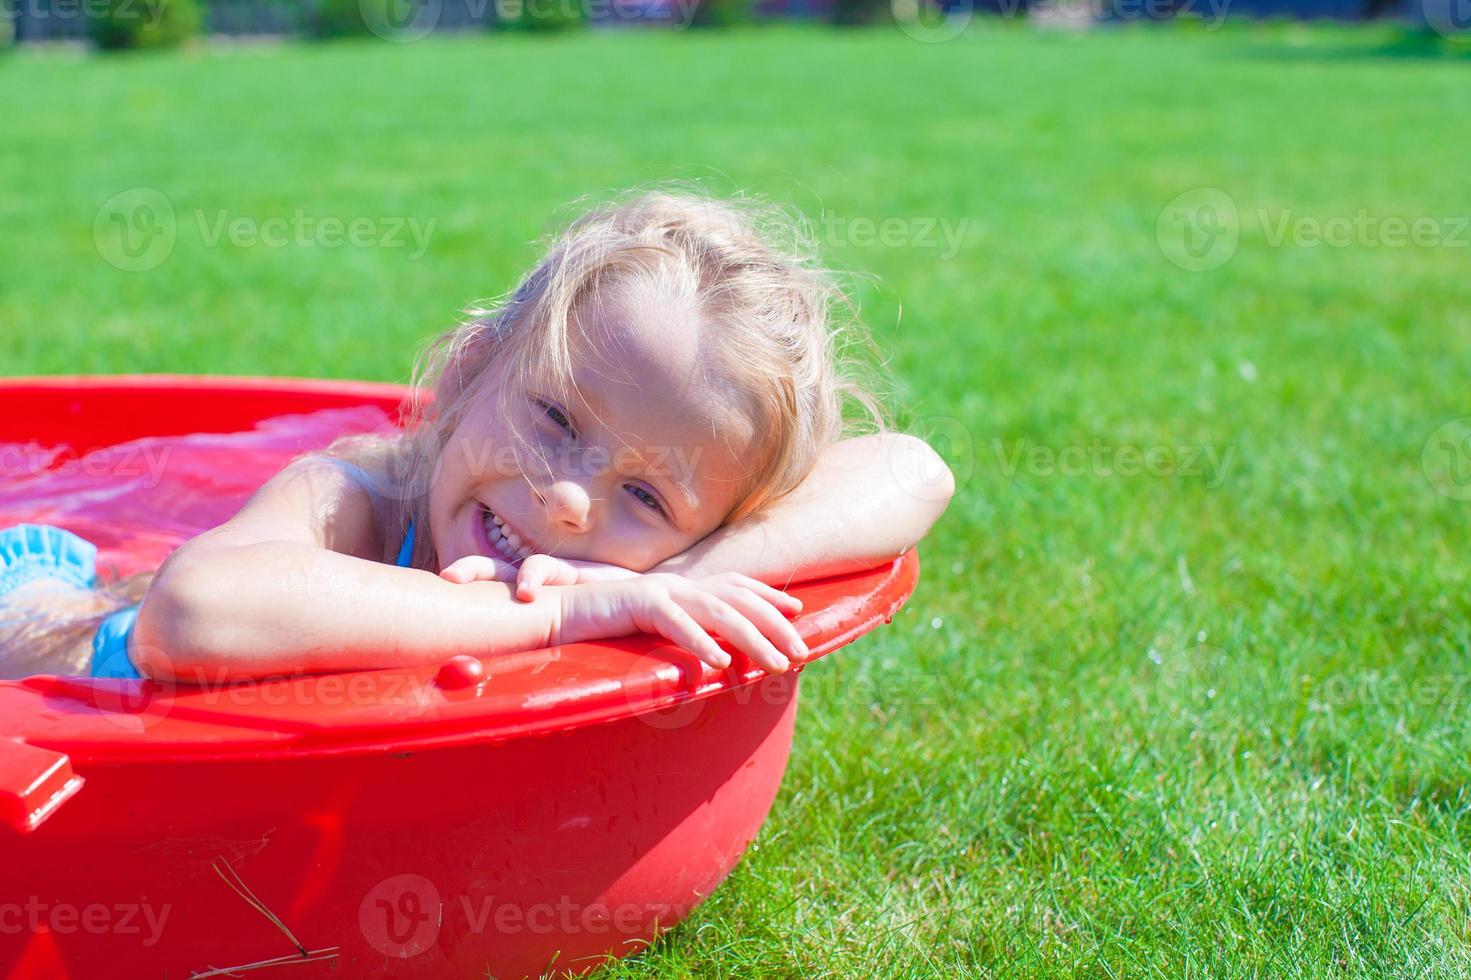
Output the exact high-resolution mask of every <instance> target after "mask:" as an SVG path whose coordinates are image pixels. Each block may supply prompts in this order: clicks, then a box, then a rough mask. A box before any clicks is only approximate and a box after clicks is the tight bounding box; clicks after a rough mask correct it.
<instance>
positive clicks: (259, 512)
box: [129, 459, 806, 683]
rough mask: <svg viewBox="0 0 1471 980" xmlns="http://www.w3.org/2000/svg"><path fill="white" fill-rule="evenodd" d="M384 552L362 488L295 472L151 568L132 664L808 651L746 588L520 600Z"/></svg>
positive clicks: (285, 670) (183, 676)
mask: <svg viewBox="0 0 1471 980" xmlns="http://www.w3.org/2000/svg"><path fill="white" fill-rule="evenodd" d="M387 544H388V543H387V542H385V540H384V536H383V533H382V531H381V529H380V526H379V522H378V519H377V517H376V516H375V512H374V502H373V499H372V497H371V495H370V494H369V493H368V491H367V490H366V489H364V488H363V487H362V486H361V485H360V484H359V483H357V481H355V480H353V479H352V478H351V477H349V476H347V474H346V473H345V472H344V471H343V470H342V469H341V468H340V467H338V466H337V465H335V464H333V463H330V462H327V461H324V460H321V459H307V460H304V461H301V462H299V463H296V464H293V465H292V466H290V467H288V468H287V469H286V470H285V471H283V472H282V473H281V474H279V475H278V476H276V477H275V478H274V479H272V480H271V481H270V482H269V483H267V484H266V485H265V487H263V488H262V489H261V490H260V491H259V492H258V493H257V494H256V495H255V496H254V497H253V498H251V500H250V502H249V503H247V504H246V505H245V507H244V508H242V510H241V511H240V513H239V514H237V515H236V516H235V517H234V518H232V519H231V520H230V521H229V522H228V523H227V524H224V525H222V526H221V527H219V528H216V529H215V530H213V531H209V532H207V533H205V534H202V535H200V536H199V537H197V538H195V539H193V540H191V541H189V542H188V543H186V544H185V545H183V546H182V547H181V548H180V549H179V550H178V551H176V552H175V553H174V554H173V555H172V556H171V557H170V558H169V560H168V561H167V562H165V563H164V565H163V567H161V568H160V569H159V571H158V574H157V575H156V576H155V577H154V579H153V581H152V583H151V584H150V585H149V589H148V593H147V595H146V596H145V597H144V600H143V605H142V607H141V608H140V609H139V612H138V619H137V622H136V624H135V625H134V628H133V636H132V640H131V642H130V645H129V655H130V657H131V658H132V660H133V663H134V666H136V667H137V668H138V670H139V671H140V672H141V673H143V674H145V675H148V676H151V677H155V678H160V679H176V680H181V681H186V682H194V683H203V682H207V681H211V680H220V679H223V678H226V677H232V676H250V677H260V676H265V675H272V674H294V673H298V672H318V671H327V670H347V669H357V670H361V669H370V668H374V667H399V666H413V665H416V664H424V663H435V662H438V661H439V660H442V659H443V658H445V657H447V656H451V655H454V654H458V653H473V654H479V655H482V656H486V655H493V654H496V653H503V652H511V651H519V650H534V649H538V648H541V647H546V646H551V645H554V644H557V643H575V642H578V641H581V640H587V639H595V638H601V637H611V636H624V635H627V634H629V633H637V632H654V633H658V634H660V635H662V636H664V637H665V638H667V639H669V640H672V641H673V642H675V643H677V644H679V645H680V646H682V647H684V648H685V649H686V650H688V651H690V652H692V653H694V654H695V655H696V656H698V657H700V658H701V659H702V660H705V662H707V663H709V664H711V665H712V666H714V667H717V668H723V667H725V666H727V665H728V664H729V662H730V658H729V656H728V655H727V654H725V653H724V651H722V650H721V649H720V648H719V647H718V646H716V644H715V643H714V641H713V640H712V639H711V637H710V633H720V634H721V635H723V636H724V637H725V638H726V639H727V640H728V641H730V642H731V644H732V645H733V646H735V647H736V648H737V649H738V650H740V651H741V652H743V653H745V654H746V655H747V656H749V657H750V658H751V659H752V661H753V662H755V663H757V664H759V665H761V666H762V667H764V668H766V669H767V670H773V671H781V670H785V669H786V668H787V666H788V663H789V661H790V660H794V659H800V658H801V657H803V656H805V654H806V649H805V647H803V646H802V643H801V639H800V637H799V636H798V635H797V632H796V630H795V629H794V628H793V627H792V626H791V624H790V623H788V622H787V621H786V619H785V617H786V616H790V615H793V614H795V613H796V612H797V610H798V609H799V608H800V605H801V604H800V603H798V602H797V601H796V600H795V599H792V598H791V597H790V596H786V595H784V594H782V593H780V592H778V591H776V590H775V589H771V588H770V587H768V586H765V585H762V584H761V583H759V582H755V581H751V580H747V579H743V577H741V576H713V577H711V576H702V577H701V580H700V581H690V580H687V579H685V578H682V577H680V576H673V575H648V576H640V577H638V578H637V579H636V580H630V581H620V582H606V583H595V584H587V585H573V586H569V587H566V588H554V589H546V590H543V591H542V592H541V593H540V594H538V595H537V596H536V598H535V599H534V600H533V601H517V600H516V599H515V598H513V596H512V594H511V589H512V586H511V585H508V584H506V583H503V582H496V581H474V582H470V583H467V584H454V583H451V582H449V581H446V580H445V579H443V578H441V577H439V576H437V575H432V574H430V573H428V572H424V571H420V570H417V569H411V568H398V567H395V566H393V565H389V564H385V563H384V558H385V552H386V551H387V550H389V549H388V548H387ZM778 646H779V647H780V649H778Z"/></svg>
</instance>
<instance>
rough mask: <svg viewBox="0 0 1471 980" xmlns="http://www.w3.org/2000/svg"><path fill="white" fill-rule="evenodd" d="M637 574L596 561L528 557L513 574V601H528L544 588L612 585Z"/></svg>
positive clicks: (537, 556) (542, 556) (617, 566)
mask: <svg viewBox="0 0 1471 980" xmlns="http://www.w3.org/2000/svg"><path fill="white" fill-rule="evenodd" d="M638 574H639V573H638V572H633V571H629V570H628V569H626V568H624V567H623V566H621V565H605V564H603V563H602V562H598V561H577V560H576V559H572V558H553V557H552V556H551V555H531V556H529V557H528V558H527V559H526V560H525V561H523V562H522V563H521V567H520V569H519V571H518V574H517V575H516V598H517V599H520V600H521V601H522V602H530V601H531V600H533V599H535V598H536V597H537V594H538V593H539V592H540V591H541V587H542V586H544V585H586V584H587V583H589V582H616V581H619V580H621V579H630V578H638Z"/></svg>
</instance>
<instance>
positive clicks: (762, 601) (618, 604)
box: [558, 572, 808, 674]
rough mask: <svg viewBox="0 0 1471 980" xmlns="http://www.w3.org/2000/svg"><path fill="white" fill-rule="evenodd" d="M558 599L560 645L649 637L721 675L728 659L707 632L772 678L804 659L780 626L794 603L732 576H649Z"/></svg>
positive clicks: (798, 605) (800, 646)
mask: <svg viewBox="0 0 1471 980" xmlns="http://www.w3.org/2000/svg"><path fill="white" fill-rule="evenodd" d="M559 598H560V600H561V617H560V628H559V633H558V635H559V636H560V637H561V638H562V639H561V642H564V643H565V642H573V641H576V640H583V639H594V638H599V637H609V636H625V635H627V634H629V633H655V634H657V635H659V636H662V637H664V638H665V639H667V640H669V641H671V642H673V643H676V644H678V645H679V646H681V647H683V648H684V649H686V650H688V651H689V652H690V653H693V654H694V655H695V656H696V657H698V658H699V659H700V660H702V661H704V662H705V663H707V664H709V665H710V666H711V667H714V668H715V669H716V670H724V669H725V668H726V667H729V666H730V655H729V654H728V653H726V652H725V651H724V650H722V649H720V647H719V646H718V645H717V644H716V642H715V640H714V639H713V638H712V637H711V635H710V633H711V632H715V633H718V634H720V635H721V636H723V637H724V638H725V639H726V640H727V641H729V642H730V643H731V644H732V645H734V646H735V647H736V648H737V649H738V650H740V651H741V652H742V653H744V654H745V655H746V656H747V657H749V658H750V659H751V661H752V663H755V664H756V665H757V666H759V667H761V668H762V669H764V670H766V671H767V672H768V673H773V674H780V673H782V672H783V671H785V670H786V669H787V667H789V666H790V665H791V663H792V662H793V661H801V660H805V659H806V658H807V655H808V650H807V645H806V644H805V643H803V642H802V638H801V636H799V635H798V633H797V629H796V627H794V626H793V625H792V624H791V623H790V622H788V621H787V617H788V616H794V615H796V614H797V613H798V612H800V611H801V609H802V602H801V600H800V599H797V598H796V597H794V596H790V595H787V594H786V593H785V592H782V591H781V590H779V589H775V588H772V587H771V586H769V585H766V584H765V583H763V582H758V581H757V580H756V579H753V578H750V577H748V576H745V575H739V574H736V573H734V572H729V573H725V574H721V575H714V576H711V577H709V578H703V579H687V578H684V577H683V576H680V575H671V574H667V573H655V574H651V575H638V576H635V577H634V578H631V579H622V580H616V581H605V582H590V583H586V584H579V585H574V586H570V587H568V588H565V589H562V590H560V597H559Z"/></svg>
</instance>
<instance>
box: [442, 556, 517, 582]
mask: <svg viewBox="0 0 1471 980" xmlns="http://www.w3.org/2000/svg"><path fill="white" fill-rule="evenodd" d="M513 571H514V570H513V569H512V568H511V566H510V565H507V564H506V563H504V562H498V561H496V560H495V559H494V558H488V557H486V556H485V555H466V556H465V557H464V558H461V559H460V560H459V561H456V562H452V563H451V564H450V565H449V566H447V567H446V568H443V569H441V570H440V572H439V577H440V578H442V579H444V580H445V581H446V582H453V583H455V584H456V585H465V584H467V583H469V582H506V581H509V580H510V576H511V574H512V572H513Z"/></svg>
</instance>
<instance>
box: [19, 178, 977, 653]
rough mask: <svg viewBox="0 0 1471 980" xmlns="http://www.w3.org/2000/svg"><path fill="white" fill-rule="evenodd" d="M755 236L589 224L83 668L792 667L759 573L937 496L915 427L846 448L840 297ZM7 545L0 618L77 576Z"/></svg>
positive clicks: (70, 543)
mask: <svg viewBox="0 0 1471 980" xmlns="http://www.w3.org/2000/svg"><path fill="white" fill-rule="evenodd" d="M763 227H764V226H763V225H762V223H761V221H760V220H759V219H758V218H757V217H754V216H753V215H752V214H751V213H750V212H748V211H747V210H745V209H743V208H742V207H738V206H736V205H734V204H729V203H724V202H717V201H714V200H710V199H706V198H702V197H697V196H690V195H683V194H669V193H650V194H643V195H641V196H638V197H635V198H632V199H630V200H628V201H626V202H625V203H622V204H619V205H616V206H610V207H605V208H600V209H597V210H594V211H592V212H591V213H589V214H587V215H585V216H584V217H583V218H581V219H580V220H578V221H577V222H576V223H575V224H573V225H572V226H571V228H570V229H568V230H567V231H566V232H565V233H564V234H562V236H561V237H560V238H559V239H557V240H556V241H555V242H554V243H553V245H552V247H551V249H550V251H549V253H548V254H547V256H546V257H545V258H544V259H543V260H542V261H541V262H540V264H538V265H537V266H536V268H535V269H533V270H532V271H531V273H530V274H529V275H528V276H527V277H526V278H525V279H524V280H523V281H522V282H521V284H520V285H519V286H518V287H517V288H516V289H515V290H514V292H513V293H512V294H511V295H510V296H509V298H508V299H507V300H505V301H504V303H502V304H501V305H499V306H497V307H496V308H493V309H488V310H480V311H475V312H474V313H473V315H472V317H471V318H470V319H469V320H468V321H467V322H465V323H464V324H462V325H461V326H460V327H458V328H457V329H455V330H453V331H451V332H449V333H448V334H446V335H445V336H443V337H442V338H440V340H439V341H438V343H437V344H436V345H434V346H433V347H432V348H431V350H430V352H429V355H428V357H427V358H426V362H425V364H424V365H422V366H421V370H420V372H419V381H420V390H422V391H429V392H432V400H430V399H425V400H424V401H423V403H422V404H420V405H419V406H417V408H416V410H415V411H414V412H413V413H412V416H411V418H410V420H409V424H408V425H407V426H406V427H405V430H404V433H403V434H402V435H401V436H398V437H395V438H391V439H389V438H374V437H358V438H355V439H351V440H345V441H344V443H343V444H340V445H338V446H335V447H333V450H332V451H329V452H328V453H323V454H313V455H309V456H306V457H303V458H299V459H298V460H296V461H294V462H293V463H291V464H290V465H289V466H287V467H286V468H285V469H284V470H282V471H281V472H280V473H279V474H278V475H277V476H276V477H274V478H273V479H272V480H270V482H268V483H267V484H266V485H265V486H263V487H262V488H261V489H260V491H259V492H258V493H256V494H255V496H254V497H253V498H252V499H251V500H250V501H249V502H248V503H247V504H246V505H245V506H244V508H242V509H241V511H240V512H239V513H238V514H236V516H235V517H234V518H232V519H231V520H230V521H229V522H228V523H226V524H224V525H222V526H221V527H218V528H216V529H214V530H212V531H209V532H207V533H205V534H202V535H200V536H199V537H197V538H195V539H193V540H191V541H189V542H187V543H186V544H184V545H183V546H182V547H180V548H179V549H178V550H177V551H176V552H175V553H174V554H173V555H172V556H171V557H170V558H169V559H168V561H166V562H165V563H164V564H163V566H162V567H161V568H160V569H159V570H158V572H157V574H156V575H155V576H154V577H153V579H152V581H151V583H150V584H149V586H148V589H147V593H146V595H145V596H144V598H143V601H142V604H141V606H138V607H136V608H129V609H126V610H123V611H122V612H120V613H117V614H115V615H112V616H110V617H109V618H108V619H107V620H106V621H105V622H104V623H103V624H102V627H101V629H99V630H98V631H97V634H96V637H95V639H94V640H93V643H92V646H93V650H94V657H93V660H92V668H91V669H92V672H93V673H95V674H100V675H111V676H137V674H139V673H141V674H143V675H148V676H153V677H156V678H172V679H177V680H180V681H212V680H217V679H218V678H219V677H221V676H222V675H229V676H235V675H252V676H263V675H270V674H282V673H294V672H299V671H328V670H342V669H364V668H374V667H389V666H399V665H412V664H420V663H427V662H437V661H439V660H442V659H444V658H445V657H447V656H450V655H453V654H457V653H465V652H470V653H475V654H479V655H492V654H496V653H501V652H509V651H519V650H529V649H537V648H541V647H544V646H549V645H554V644H558V643H572V642H577V641H579V640H589V639H596V638H604V637H615V636H621V635H626V634H630V633H637V632H648V633H655V634H659V635H661V636H663V637H664V638H666V639H668V640H669V641H671V642H672V643H674V644H676V645H678V646H679V647H682V648H683V649H684V650H686V651H688V652H689V653H691V654H693V655H694V656H695V657H697V658H699V659H700V660H701V661H703V662H704V663H706V664H708V665H710V666H711V667H713V668H716V669H722V668H724V667H726V666H728V665H729V663H730V657H729V655H728V654H727V653H726V652H725V651H724V650H723V649H722V648H721V647H720V646H719V645H717V643H716V642H715V639H714V638H713V637H714V636H715V635H718V636H720V637H722V638H723V639H724V640H725V641H726V642H727V644H728V645H729V646H731V647H733V648H734V649H735V650H737V651H739V652H740V653H741V654H743V655H744V656H745V657H747V658H748V659H749V660H750V661H751V662H752V663H754V664H757V665H759V666H760V667H762V668H764V669H766V670H768V671H772V672H780V671H783V670H785V669H787V667H788V666H789V665H790V664H791V663H793V662H800V661H801V660H802V659H803V658H804V657H805V656H806V655H807V650H806V647H805V646H804V645H803V643H802V640H801V637H800V636H799V635H798V633H797V631H796V629H795V628H794V627H793V625H792V624H791V622H790V621H789V617H791V616H792V615H794V614H795V613H797V612H798V611H799V609H800V603H799V602H798V601H797V600H796V599H794V598H793V597H791V596H789V595H788V594H786V593H785V592H783V591H780V590H779V589H778V588H777V587H776V586H778V585H781V586H785V585H786V584H788V583H789V582H791V581H793V580H795V579H798V578H810V577H816V576H821V575H827V574H833V573H837V572H841V571H845V570H852V569H856V568H860V567H867V566H872V565H874V564H877V563H880V562H883V561H887V560H890V559H892V558H893V557H895V556H896V555H898V554H900V553H901V552H903V551H905V550H906V549H908V548H910V547H912V546H913V545H914V544H915V543H916V542H917V541H918V540H919V539H920V538H921V537H922V536H923V535H924V533H925V532H926V531H927V530H928V529H929V527H930V525H931V524H932V523H933V522H934V521H935V520H936V518H938V516H939V515H940V513H941V512H942V511H943V509H944V507H945V505H946V503H947V502H948V500H949V496H950V493H951V492H952V485H951V482H950V477H949V473H948V471H946V470H945V468H944V465H943V463H941V462H940V461H939V459H938V457H937V456H936V455H935V454H934V453H933V452H932V451H931V450H930V449H929V447H928V446H926V445H925V444H924V443H922V442H920V441H919V440H916V439H912V438H910V437H906V436H902V435H895V434H889V433H885V432H883V431H882V426H881V424H880V426H879V428H880V431H879V432H878V433H877V434H873V435H868V436H863V437H859V438H852V439H846V440H845V439H842V438H841V436H842V433H843V425H844V424H843V403H844V400H845V398H846V397H850V396H851V397H856V399H857V401H858V402H859V404H861V405H863V406H865V407H866V408H867V409H868V410H869V413H870V416H871V417H872V418H873V419H874V420H875V421H878V416H877V414H876V413H875V412H874V411H873V407H872V406H873V402H872V400H871V399H869V398H867V397H866V396H865V395H863V393H862V392H861V391H860V390H858V389H857V388H856V386H854V385H853V384H852V383H851V382H850V381H849V380H848V379H847V378H845V377H844V376H843V374H842V373H841V370H840V364H839V359H838V350H837V340H836V338H837V332H836V330H835V328H834V325H833V323H832V320H831V317H830V307H831V305H832V301H833V299H834V298H835V297H836V295H837V294H836V291H835V288H834V286H833V285H832V282H831V279H830V278H829V276H828V275H827V274H826V273H825V272H823V271H822V270H821V269H820V268H818V267H816V266H815V265H814V264H813V263H812V262H810V261H809V260H807V259H806V258H804V257H803V255H802V254H800V252H799V251H797V250H788V251H784V250H782V249H780V248H778V247H777V246H776V245H775V244H773V242H772V240H771V239H770V238H769V237H768V236H767V235H766V234H764V233H763ZM0 533H7V534H10V535H12V536H14V535H17V534H20V535H29V538H27V540H28V541H30V542H31V544H32V545H35V547H21V548H17V547H11V548H9V552H10V554H11V560H10V564H9V569H8V571H0V602H5V603H6V606H4V607H0V618H7V619H11V620H13V621H21V620H24V619H25V618H26V615H25V612H24V610H22V609H20V608H18V607H17V606H16V605H15V604H17V603H19V604H22V605H23V604H24V603H27V602H29V603H32V604H33V605H34V604H35V603H37V602H41V603H43V604H45V603H49V604H55V603H56V602H58V601H62V600H60V599H58V596H60V595H61V593H62V592H64V591H65V589H66V585H65V580H66V579H67V578H68V575H70V579H71V583H72V584H73V585H85V584H89V582H90V566H89V561H90V555H89V554H88V553H87V549H88V548H89V547H90V546H88V545H87V544H86V543H85V542H82V541H80V539H75V538H71V537H70V536H69V535H67V533H66V532H64V531H59V530H57V529H54V528H44V529H43V528H35V527H30V528H15V529H10V530H9V531H8V532H0ZM38 535H39V536H41V537H44V538H45V540H44V541H40V540H39V538H38ZM12 544H13V541H12ZM5 551H6V547H5V543H4V542H0V554H3V553H5ZM38 554H39V555H41V556H42V557H39V558H38V557H36V556H37V555H38ZM48 562H49V563H50V564H48ZM6 575H9V576H10V582H11V586H12V587H10V588H8V587H7V586H6V582H5V576H6ZM48 576H49V579H48ZM43 580H44V581H43ZM56 580H62V581H56ZM7 591H8V592H10V593H11V598H10V599H9V600H7V599H5V598H4V596H5V593H6V592H7ZM67 601H70V602H72V603H73V605H76V606H86V605H87V602H88V601H89V600H87V599H86V598H85V596H77V595H76V594H75V593H73V597H72V599H70V600H67ZM98 601H101V600H98Z"/></svg>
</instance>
